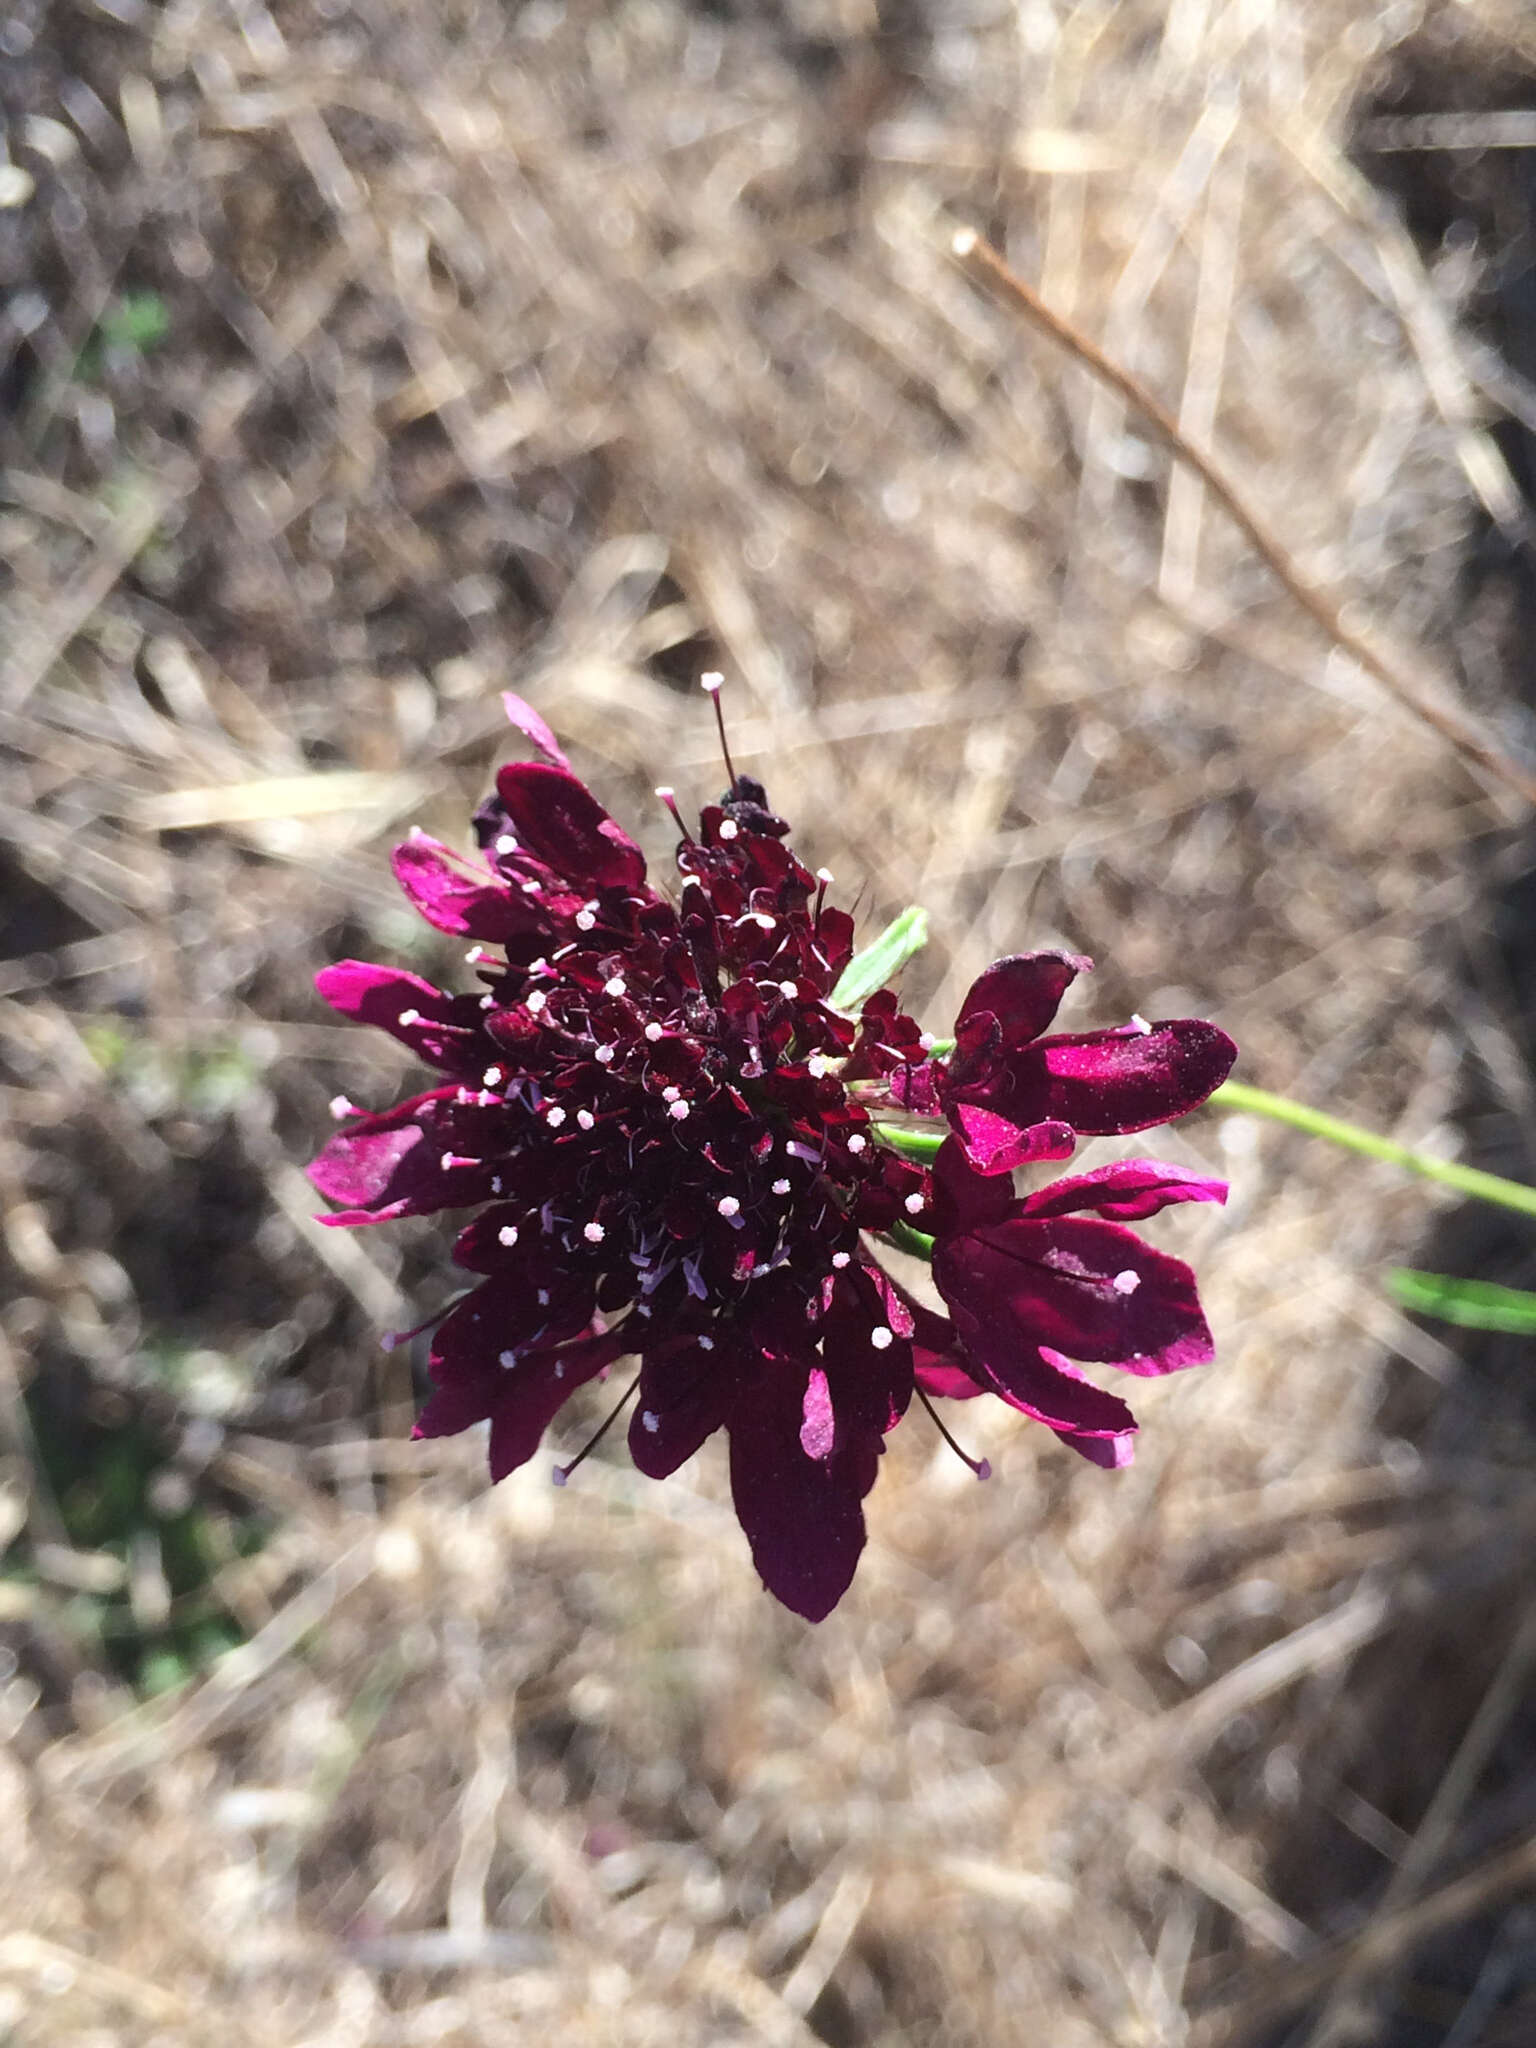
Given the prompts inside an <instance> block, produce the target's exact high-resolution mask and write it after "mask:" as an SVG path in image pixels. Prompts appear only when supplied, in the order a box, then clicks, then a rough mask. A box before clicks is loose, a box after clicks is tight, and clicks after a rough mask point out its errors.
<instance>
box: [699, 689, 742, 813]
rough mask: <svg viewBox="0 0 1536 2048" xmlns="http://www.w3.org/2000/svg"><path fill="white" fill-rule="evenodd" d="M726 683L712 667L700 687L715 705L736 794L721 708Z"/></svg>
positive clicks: (726, 759) (732, 791)
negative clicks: (722, 690) (721, 695)
mask: <svg viewBox="0 0 1536 2048" xmlns="http://www.w3.org/2000/svg"><path fill="white" fill-rule="evenodd" d="M724 683H725V677H724V676H723V675H721V673H720V671H719V670H718V669H710V670H709V671H708V672H707V673H706V674H704V675H702V676H700V677H699V688H700V689H701V690H703V691H704V692H705V693H706V694H707V695H708V697H709V698H710V700H711V702H712V703H713V704H714V707H715V724H716V726H717V727H718V728H719V732H720V752H721V753H722V754H723V755H724V757H725V772H726V774H727V775H728V776H729V777H730V779H731V794H732V795H733V796H734V795H735V793H736V764H735V762H734V761H733V760H732V759H731V749H730V744H729V742H728V741H727V739H726V737H725V713H724V712H723V711H722V710H721V709H720V691H721V689H722V687H723V686H724ZM729 823H730V820H729V818H728V819H727V820H726V824H729ZM720 836H721V838H722V839H723V838H725V836H726V833H725V827H724V826H722V827H721V829H720ZM735 836H736V834H735V833H734V832H732V833H731V834H730V837H731V838H733V839H734V838H735Z"/></svg>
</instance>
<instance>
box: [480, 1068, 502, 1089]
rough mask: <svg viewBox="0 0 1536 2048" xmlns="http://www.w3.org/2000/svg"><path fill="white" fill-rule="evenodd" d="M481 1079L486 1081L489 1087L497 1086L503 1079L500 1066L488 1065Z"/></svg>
mask: <svg viewBox="0 0 1536 2048" xmlns="http://www.w3.org/2000/svg"><path fill="white" fill-rule="evenodd" d="M480 1079H481V1080H482V1081H483V1082H484V1083H485V1085H486V1087H487V1088H494V1087H496V1086H497V1085H498V1084H499V1082H500V1080H501V1069H500V1067H487V1068H486V1070H485V1072H484V1073H483V1074H482V1075H481V1076H480Z"/></svg>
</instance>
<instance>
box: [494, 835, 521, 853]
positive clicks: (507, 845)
mask: <svg viewBox="0 0 1536 2048" xmlns="http://www.w3.org/2000/svg"><path fill="white" fill-rule="evenodd" d="M495 850H496V852H497V853H516V851H517V841H516V840H515V839H514V838H513V837H512V834H511V833H510V832H503V833H502V835H501V837H500V838H499V839H498V840H497V842H496V849H495Z"/></svg>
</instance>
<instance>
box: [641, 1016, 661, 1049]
mask: <svg viewBox="0 0 1536 2048" xmlns="http://www.w3.org/2000/svg"><path fill="white" fill-rule="evenodd" d="M645 1035H646V1037H647V1038H648V1039H649V1040H650V1042H651V1044H652V1045H654V1044H655V1043H656V1041H657V1039H659V1038H661V1037H662V1036H663V1035H664V1034H663V1032H662V1028H661V1026H660V1025H659V1024H658V1023H657V1022H656V1021H655V1019H654V1018H653V1019H652V1020H651V1022H650V1023H649V1024H647V1025H646V1027H645Z"/></svg>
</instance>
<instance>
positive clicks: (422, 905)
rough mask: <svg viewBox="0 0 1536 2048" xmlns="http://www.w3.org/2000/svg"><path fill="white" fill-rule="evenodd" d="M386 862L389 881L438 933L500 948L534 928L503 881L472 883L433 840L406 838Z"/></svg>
mask: <svg viewBox="0 0 1536 2048" xmlns="http://www.w3.org/2000/svg"><path fill="white" fill-rule="evenodd" d="M391 862H392V865H393V867H394V870H395V880H396V881H397V882H398V883H399V884H400V886H401V888H402V889H403V890H404V891H405V893H406V895H407V896H409V897H410V899H411V902H412V903H413V904H414V905H415V907H416V909H417V910H419V911H420V912H421V914H422V916H423V917H424V918H425V919H426V920H427V923H428V924H432V925H436V927H437V929H438V930H439V931H440V932H451V933H452V934H453V936H454V937H455V938H467V939H484V940H486V941H488V942H489V943H490V944H492V945H497V946H500V945H504V944H505V943H506V941H507V940H508V939H509V938H512V937H514V936H515V935H516V934H517V933H519V932H526V931H530V930H532V929H534V928H535V925H536V923H537V917H536V914H535V913H534V912H532V911H531V910H530V909H529V908H528V907H527V899H526V897H517V896H514V895H513V894H512V892H511V891H510V890H509V889H508V888H507V885H506V884H505V882H491V881H483V882H482V881H476V880H475V879H474V878H473V877H472V876H469V875H466V874H465V873H464V872H463V870H462V868H461V867H460V866H459V865H458V864H457V863H456V862H455V860H454V858H453V856H452V854H451V853H450V852H449V850H448V848H447V847H446V846H441V845H439V843H438V842H437V840H435V839H428V838H427V837H426V836H425V835H424V834H423V835H422V836H420V837H418V838H415V839H407V840H406V841H405V842H404V844H403V845H400V846H397V847H396V848H395V850H394V853H393V855H392V856H391Z"/></svg>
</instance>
